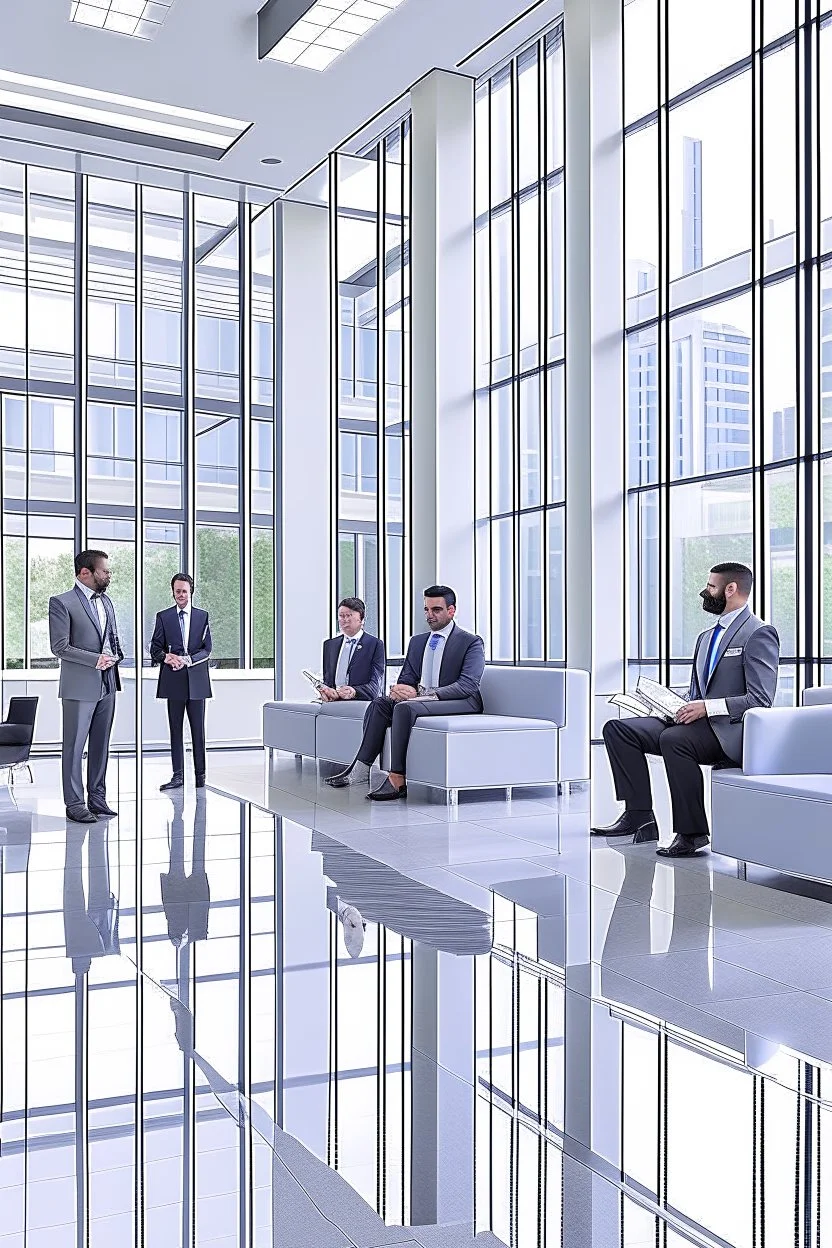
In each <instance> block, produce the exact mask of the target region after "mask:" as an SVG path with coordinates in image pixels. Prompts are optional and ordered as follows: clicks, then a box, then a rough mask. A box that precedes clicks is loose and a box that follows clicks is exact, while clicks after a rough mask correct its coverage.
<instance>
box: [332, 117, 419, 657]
mask: <svg viewBox="0 0 832 1248" xmlns="http://www.w3.org/2000/svg"><path fill="white" fill-rule="evenodd" d="M330 205H331V221H332V228H331V235H332V251H333V264H332V271H333V273H334V274H336V280H337V288H336V289H335V290H334V292H333V302H334V309H333V321H334V325H333V330H334V332H333V362H334V367H333V442H334V448H333V456H332V459H333V463H334V465H335V482H334V489H333V494H334V498H335V515H336V517H337V539H338V564H337V579H336V586H335V596H336V601H337V599H339V598H342V597H344V596H352V595H355V594H357V595H358V596H359V597H360V598H363V599H364V601H365V603H366V604H367V619H366V627H367V629H368V631H369V632H371V633H374V634H376V635H378V636H381V637H383V638H384V639H385V643H386V646H387V655H388V658H389V659H391V660H395V659H398V658H401V657H403V655H404V647H405V645H406V644H407V638H408V636H409V628H410V599H411V591H410V580H411V577H410V552H409V546H408V531H409V526H408V521H407V517H408V508H409V477H410V470H409V463H410V119H409V118H405V119H404V120H403V121H402V122H401V123H400V124H399V125H397V126H396V127H395V128H394V129H393V130H392V131H390V132H389V133H388V134H387V135H385V136H384V137H383V138H382V139H381V140H380V141H379V142H378V143H377V144H376V145H375V146H374V147H373V148H372V150H371V151H370V152H369V153H368V154H367V155H365V156H363V157H357V156H346V155H343V154H340V155H334V156H332V157H331V161H330ZM382 308H383V314H382V315H380V309H382ZM380 326H381V327H383V332H380ZM380 534H381V535H383V538H382V539H380V537H379V535H380ZM334 606H335V604H333V607H334ZM333 616H334V610H333Z"/></svg>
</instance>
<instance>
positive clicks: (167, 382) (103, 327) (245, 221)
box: [0, 161, 274, 670]
mask: <svg viewBox="0 0 832 1248" xmlns="http://www.w3.org/2000/svg"><path fill="white" fill-rule="evenodd" d="M273 234H274V222H273V213H272V210H271V208H265V209H264V208H263V207H261V206H259V205H240V204H238V203H237V202H236V201H234V202H231V201H228V200H224V199H215V198H208V197H206V196H204V195H192V196H190V195H185V194H182V193H181V192H178V191H171V190H160V189H157V188H154V187H150V186H138V185H135V184H133V183H131V182H116V181H108V180H104V179H101V178H94V177H83V176H81V175H75V174H72V173H67V172H64V171H60V170H52V169H41V168H38V167H35V166H25V165H20V164H11V163H7V162H2V161H0V417H1V418H2V510H1V511H0V535H2V560H1V561H0V580H1V581H2V601H3V608H4V609H3V628H2V630H1V631H2V637H1V638H0V658H1V659H2V661H1V662H0V668H2V669H5V670H20V669H24V668H30V667H54V666H56V665H57V664H56V660H55V659H54V658H53V656H52V654H51V652H50V649H49V634H48V601H49V597H50V595H51V594H53V593H58V592H61V591H62V590H64V589H66V588H67V587H68V586H70V585H71V584H72V577H73V569H72V555H73V551H74V550H77V549H79V548H80V547H82V546H95V547H103V548H104V549H106V550H107V551H108V553H109V554H110V559H111V565H112V568H113V582H112V589H111V592H112V595H113V598H114V599H115V602H116V607H117V610H118V614H119V622H120V629H121V635H122V641H123V644H124V647H125V651H126V655H127V663H128V665H134V664H136V662H137V660H138V662H139V663H141V662H142V661H144V662H148V661H149V656H148V642H149V635H150V630H151V628H152V624H153V617H154V615H155V612H156V611H157V610H159V609H160V608H161V607H164V606H166V605H167V604H168V603H169V602H170V601H171V598H170V578H171V576H172V575H173V573H175V572H177V571H179V570H180V569H189V570H191V571H193V572H194V575H195V576H196V580H197V602H198V603H199V604H200V605H202V606H204V607H206V608H207V609H208V610H209V611H211V613H212V622H213V626H214V629H213V635H214V657H215V659H216V660H217V661H218V663H219V665H220V666H221V667H243V666H246V667H273V666H274V641H273V636H274V571H273V563H274V536H273V530H274V502H273V499H274V465H273V462H272V456H273V447H274V436H273V429H274V379H273V363H272V361H273V358H274V351H273V348H272V346H271V344H272V343H273V337H274V247H273ZM137 569H141V576H142V578H143V579H142V589H143V603H144V612H143V616H144V618H143V619H142V620H141V621H138V622H137V621H136V618H135V614H136V612H135V603H136V598H137V588H138V587H137V584H136V575H137ZM137 624H138V629H139V632H140V636H139V637H137V636H136V631H137Z"/></svg>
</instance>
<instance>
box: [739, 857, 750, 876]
mask: <svg viewBox="0 0 832 1248" xmlns="http://www.w3.org/2000/svg"><path fill="white" fill-rule="evenodd" d="M737 879H738V880H747V879H748V863H747V862H740V861H739V860H738V861H737Z"/></svg>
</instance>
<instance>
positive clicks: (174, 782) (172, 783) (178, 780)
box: [159, 771, 185, 793]
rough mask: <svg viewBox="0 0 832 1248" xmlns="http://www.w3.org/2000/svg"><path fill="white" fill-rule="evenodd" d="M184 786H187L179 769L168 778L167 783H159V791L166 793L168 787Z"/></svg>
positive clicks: (180, 787) (179, 787)
mask: <svg viewBox="0 0 832 1248" xmlns="http://www.w3.org/2000/svg"><path fill="white" fill-rule="evenodd" d="M184 787H185V778H184V776H182V775H180V773H179V772H178V771H175V772H174V773H173V775H172V776H171V778H170V780H168V782H167V783H166V784H160V785H159V792H160V793H166V792H167V791H168V789H182V788H184Z"/></svg>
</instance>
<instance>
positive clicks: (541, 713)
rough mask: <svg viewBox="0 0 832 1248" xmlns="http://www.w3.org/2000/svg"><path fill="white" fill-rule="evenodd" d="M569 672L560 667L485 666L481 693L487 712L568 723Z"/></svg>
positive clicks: (489, 713) (560, 726) (559, 723)
mask: <svg viewBox="0 0 832 1248" xmlns="http://www.w3.org/2000/svg"><path fill="white" fill-rule="evenodd" d="M567 677H568V673H567V671H566V670H565V669H564V668H560V667H486V669H485V671H484V672H483V676H482V682H481V684H480V692H481V693H482V701H483V708H484V710H485V712H486V714H487V715H505V716H517V717H519V718H521V719H522V718H524V717H526V716H533V717H534V718H535V719H543V720H547V721H549V722H550V723H555V724H557V726H558V727H559V728H562V727H563V726H564V724H565V723H566V685H567Z"/></svg>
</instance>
